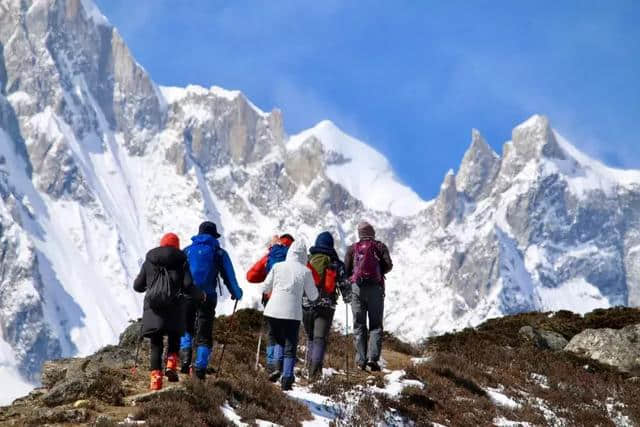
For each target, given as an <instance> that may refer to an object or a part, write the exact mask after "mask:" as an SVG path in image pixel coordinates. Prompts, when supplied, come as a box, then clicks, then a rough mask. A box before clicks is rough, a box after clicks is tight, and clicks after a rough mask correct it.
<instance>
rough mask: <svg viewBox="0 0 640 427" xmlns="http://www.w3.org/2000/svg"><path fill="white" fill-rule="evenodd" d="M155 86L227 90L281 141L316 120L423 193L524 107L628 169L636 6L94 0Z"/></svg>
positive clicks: (505, 128) (639, 106)
mask: <svg viewBox="0 0 640 427" xmlns="http://www.w3.org/2000/svg"><path fill="white" fill-rule="evenodd" d="M95 1H96V3H97V4H98V6H99V7H100V8H101V10H102V12H103V13H104V14H105V15H106V16H107V18H109V20H110V21H111V22H112V23H113V24H114V25H115V26H116V27H117V28H118V29H119V31H120V32H121V34H122V35H123V37H124V39H125V40H126V41H127V43H128V45H129V47H130V49H131V50H132V52H133V54H134V56H135V57H136V59H137V60H138V61H139V62H140V63H141V64H142V65H143V66H144V67H145V68H146V69H147V70H148V71H149V72H150V74H151V76H152V77H153V79H154V80H155V81H156V82H157V83H158V84H161V85H178V86H184V85H187V84H189V83H196V84H200V85H203V86H207V87H208V86H211V85H218V86H222V87H224V88H227V89H240V90H242V91H243V92H244V93H245V94H247V96H248V97H249V98H250V99H251V100H252V101H253V102H254V103H255V104H257V105H258V106H260V107H261V108H262V109H264V110H271V109H272V108H274V107H278V108H280V109H282V110H283V112H284V118H285V127H286V129H287V131H288V132H289V133H290V134H293V133H296V132H298V131H300V130H302V129H305V128H308V127H311V126H313V125H314V124H315V123H317V122H318V121H320V120H322V119H330V120H332V121H334V122H335V123H337V124H338V125H339V126H340V127H341V128H342V129H344V130H345V131H347V132H348V133H350V134H352V135H354V136H356V137H358V138H360V139H363V140H365V141H367V142H368V143H369V144H371V145H372V146H374V147H375V148H377V149H378V150H380V151H381V152H382V153H384V154H385V155H386V156H387V157H388V158H389V160H390V161H391V163H392V164H393V166H394V169H395V170H396V172H397V174H398V176H399V177H400V178H401V179H402V180H403V181H404V182H406V183H407V184H409V185H410V186H411V187H413V188H414V189H415V190H416V191H417V192H418V193H419V194H420V195H421V196H423V197H424V198H432V197H433V196H435V195H436V194H437V192H438V189H439V187H440V183H441V181H442V178H443V176H444V174H445V173H446V172H447V170H448V169H450V168H453V169H457V167H458V165H459V163H460V160H461V159H462V156H463V154H464V151H465V150H466V149H467V148H468V145H469V142H470V134H471V128H477V129H479V130H480V131H481V132H482V134H483V135H484V136H485V138H487V140H488V142H489V143H490V144H491V145H492V146H493V147H494V148H495V149H496V150H497V151H498V152H501V147H502V144H503V143H504V142H505V141H507V140H508V139H510V135H511V129H512V128H513V127H514V126H515V125H517V124H518V123H520V122H522V121H524V120H525V119H527V118H528V117H529V116H530V115H532V114H534V113H542V114H546V115H548V116H549V118H550V119H551V122H552V125H553V126H554V128H556V129H557V130H558V131H560V132H561V133H563V134H564V135H565V136H566V137H568V138H569V139H570V140H572V141H573V142H574V144H575V145H577V146H578V147H579V148H581V149H582V150H583V151H585V152H587V153H589V154H590V155H592V156H595V157H597V158H599V159H601V160H603V161H604V162H605V163H607V164H610V165H614V166H619V167H635V168H640V138H639V137H638V134H639V133H638V129H637V128H638V125H639V124H640V77H639V76H640V25H638V22H640V1H635V0H612V1H590V0H580V1H578V0H573V1H568V0H565V1H544V0H543V1H536V2H513V1H507V0H503V1H481V0H475V1H472V2H469V1H461V0H449V1H446V2H444V1H440V2H436V1H426V0H425V1H418V0H414V1H403V0H396V1H376V0H367V1H365V0H362V1H349V0H342V1H341V0H325V1H302V0H297V1H294V0H278V1H266V0H264V1H263V0H233V1H231V0H229V1H217V0H188V1H187V0H136V1H131V0H95Z"/></svg>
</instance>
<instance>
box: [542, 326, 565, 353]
mask: <svg viewBox="0 0 640 427" xmlns="http://www.w3.org/2000/svg"><path fill="white" fill-rule="evenodd" d="M538 333H539V334H540V337H541V338H542V340H543V342H544V343H545V345H546V347H547V348H548V349H549V350H553V351H562V350H564V348H565V347H566V346H567V344H569V341H567V339H566V338H565V337H563V336H562V335H560V334H559V333H557V332H553V331H545V330H543V329H542V330H539V331H538Z"/></svg>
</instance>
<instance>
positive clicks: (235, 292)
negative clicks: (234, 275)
mask: <svg viewBox="0 0 640 427" xmlns="http://www.w3.org/2000/svg"><path fill="white" fill-rule="evenodd" d="M242 295H243V293H242V289H240V288H235V289H234V290H233V295H231V299H232V300H238V301H240V300H241V299H242Z"/></svg>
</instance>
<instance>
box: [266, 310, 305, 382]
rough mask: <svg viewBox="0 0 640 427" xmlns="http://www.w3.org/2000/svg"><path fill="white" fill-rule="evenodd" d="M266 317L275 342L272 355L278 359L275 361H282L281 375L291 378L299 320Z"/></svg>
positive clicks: (296, 349)
mask: <svg viewBox="0 0 640 427" xmlns="http://www.w3.org/2000/svg"><path fill="white" fill-rule="evenodd" d="M266 319H267V322H269V328H270V329H271V333H272V334H273V336H274V339H275V342H276V345H275V350H274V357H276V358H277V359H279V360H276V363H282V366H283V368H282V377H283V378H293V368H294V367H295V361H296V357H297V356H296V353H297V352H298V332H299V330H300V321H299V320H291V319H276V318H273V317H266Z"/></svg>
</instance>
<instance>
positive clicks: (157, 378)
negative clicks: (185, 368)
mask: <svg viewBox="0 0 640 427" xmlns="http://www.w3.org/2000/svg"><path fill="white" fill-rule="evenodd" d="M149 389H150V390H151V391H158V390H162V371H160V370H156V371H151V385H150V386H149Z"/></svg>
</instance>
